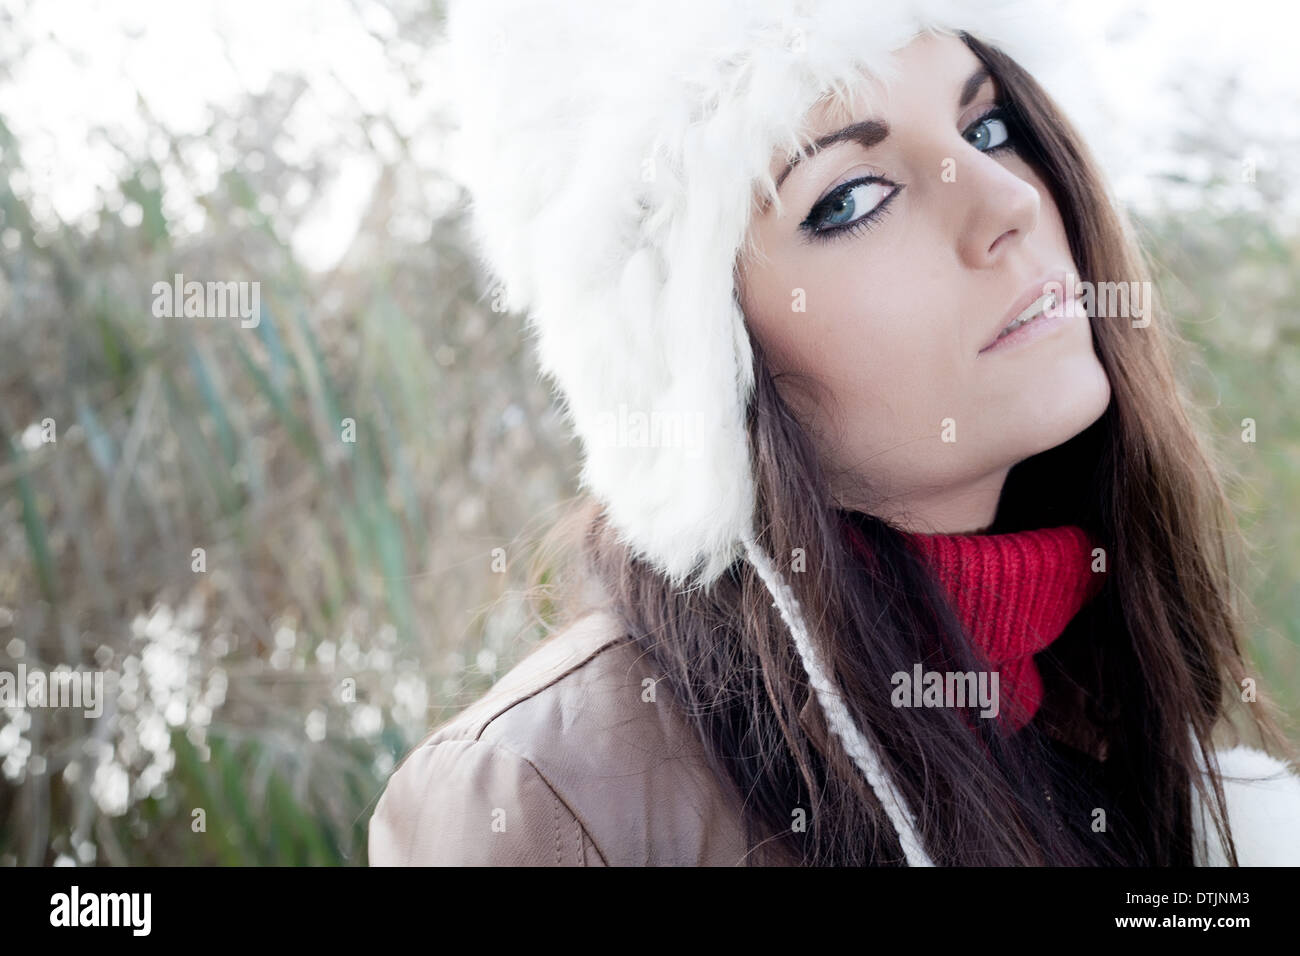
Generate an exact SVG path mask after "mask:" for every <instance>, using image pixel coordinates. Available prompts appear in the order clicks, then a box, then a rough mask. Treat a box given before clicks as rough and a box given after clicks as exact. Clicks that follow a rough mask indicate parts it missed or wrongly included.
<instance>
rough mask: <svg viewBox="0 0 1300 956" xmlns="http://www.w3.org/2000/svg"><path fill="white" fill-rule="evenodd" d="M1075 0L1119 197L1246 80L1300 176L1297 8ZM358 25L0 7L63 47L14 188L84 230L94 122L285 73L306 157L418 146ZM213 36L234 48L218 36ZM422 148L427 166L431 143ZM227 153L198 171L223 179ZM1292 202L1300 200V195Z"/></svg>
mask: <svg viewBox="0 0 1300 956" xmlns="http://www.w3.org/2000/svg"><path fill="white" fill-rule="evenodd" d="M575 2H579V0H575ZM1063 2H1064V4H1065V6H1066V8H1067V10H1068V12H1069V15H1070V17H1071V20H1072V21H1073V22H1074V23H1075V25H1076V26H1077V28H1078V30H1079V37H1078V40H1077V43H1078V45H1079V47H1080V48H1081V49H1082V51H1083V52H1084V54H1085V55H1086V57H1087V58H1088V60H1089V61H1090V63H1091V71H1092V74H1093V77H1094V79H1095V80H1096V82H1097V87H1096V93H1095V98H1094V99H1092V100H1091V101H1086V100H1085V98H1083V97H1080V99H1079V105H1078V106H1077V108H1076V112H1075V116H1076V119H1077V120H1078V121H1079V123H1080V125H1081V127H1082V128H1083V129H1084V131H1085V132H1087V133H1090V134H1091V136H1092V139H1093V144H1092V145H1093V149H1094V150H1095V151H1096V152H1097V154H1098V155H1099V157H1100V158H1101V160H1102V163H1103V166H1104V167H1105V168H1106V169H1107V171H1108V172H1109V173H1110V174H1111V176H1112V178H1113V181H1114V184H1115V187H1116V191H1117V193H1118V194H1119V195H1120V197H1121V198H1122V199H1125V200H1126V201H1129V202H1132V203H1135V204H1139V205H1140V204H1143V203H1144V202H1146V201H1148V200H1149V199H1150V198H1151V197H1152V195H1154V190H1155V189H1157V188H1161V189H1163V188H1164V187H1162V186H1160V185H1159V184H1158V183H1156V182H1154V181H1153V180H1152V179H1151V177H1150V173H1151V172H1152V171H1153V170H1155V169H1160V168H1164V169H1168V168H1169V167H1170V165H1171V164H1174V163H1178V162H1183V163H1187V164H1195V163H1196V161H1197V157H1178V156H1174V155H1171V153H1170V151H1169V150H1168V148H1167V145H1166V144H1167V142H1168V138H1169V131H1170V129H1171V128H1172V124H1173V122H1174V121H1175V120H1177V119H1179V116H1178V111H1179V110H1181V109H1184V108H1185V107H1184V106H1183V105H1182V101H1180V100H1179V99H1178V98H1176V97H1175V95H1174V93H1175V90H1176V89H1178V88H1182V89H1184V90H1189V91H1192V92H1193V93H1194V95H1195V97H1196V98H1197V99H1198V100H1199V99H1203V98H1204V95H1205V93H1206V92H1207V91H1209V90H1210V89H1212V84H1213V81H1214V80H1215V79H1217V78H1219V77H1222V76H1225V75H1236V76H1237V77H1238V78H1239V81H1240V84H1241V88H1242V93H1243V96H1242V100H1241V107H1242V109H1241V113H1240V119H1241V120H1242V121H1243V122H1245V123H1246V124H1247V125H1248V128H1249V129H1250V130H1252V131H1253V135H1252V138H1251V139H1250V140H1248V141H1247V142H1243V143H1242V144H1241V158H1242V159H1246V158H1253V159H1255V161H1256V162H1257V164H1258V168H1259V175H1261V176H1263V175H1275V176H1281V177H1284V181H1287V182H1292V183H1295V182H1300V149H1298V148H1297V143H1300V42H1298V38H1300V4H1295V3H1291V2H1274V3H1268V2H1264V0H1236V2H1234V3H1232V4H1224V3H1222V2H1221V0H1213V2H1212V0H1154V2H1147V3H1135V2H1132V0H1063ZM6 21H7V22H6ZM363 25H364V26H368V27H370V28H371V29H373V30H375V31H377V32H379V33H381V34H382V35H391V34H392V32H393V31H394V29H395V23H394V20H393V18H392V16H391V15H390V14H389V13H388V12H387V10H386V8H385V6H384V4H382V3H379V2H373V0H356V2H355V3H353V2H349V0H310V2H308V0H170V2H167V0H120V2H102V0H101V2H95V0H39V2H35V0H0V50H3V49H6V48H8V49H12V48H13V43H14V37H15V35H27V36H35V37H43V38H53V39H47V40H46V41H45V42H42V43H40V44H39V45H38V46H37V47H36V48H35V50H34V52H33V53H32V54H31V55H30V56H29V57H28V58H26V59H25V60H24V61H23V62H20V63H13V76H12V82H8V83H0V115H3V116H4V118H5V119H6V121H7V122H9V124H10V125H11V127H12V128H13V129H14V131H15V133H16V134H17V136H18V138H19V141H20V144H21V146H22V149H23V152H24V157H25V165H26V168H27V170H28V173H29V175H30V180H29V181H28V182H25V183H15V184H14V185H15V188H18V189H19V191H20V192H26V193H29V194H30V195H31V196H32V197H33V199H34V201H35V203H36V206H37V210H38V213H39V212H41V211H42V210H44V211H46V212H48V211H50V210H52V211H54V212H57V214H58V215H59V216H60V217H62V218H63V219H65V220H67V221H75V220H78V219H79V218H80V217H82V216H83V215H84V214H85V213H86V211H87V210H89V209H91V208H93V206H94V205H95V200H96V195H97V190H98V189H99V188H101V187H102V188H112V186H113V183H114V177H113V175H112V173H113V170H114V166H113V164H114V163H116V162H117V161H118V160H117V154H116V152H115V151H114V150H112V149H111V148H108V147H107V146H106V144H103V143H102V142H96V140H95V139H94V138H92V137H91V135H90V130H91V128H92V127H93V126H95V125H99V124H103V125H106V126H108V127H109V128H111V129H114V130H115V131H117V133H118V135H120V136H121V137H122V138H123V139H125V140H126V141H128V142H137V143H138V142H142V141H143V139H144V133H143V125H142V123H141V121H140V119H139V115H138V106H137V96H138V97H139V98H141V99H143V100H144V101H145V102H146V103H147V104H148V105H149V108H150V109H151V110H152V111H153V112H154V113H155V114H156V115H157V116H158V117H160V118H161V119H162V120H163V121H164V123H165V124H166V125H167V126H169V127H170V128H172V129H173V130H176V131H196V130H199V129H202V128H203V125H204V123H205V119H206V116H207V112H206V107H207V106H208V105H209V104H213V103H226V104H229V103H232V102H234V101H235V100H236V99H237V97H238V96H239V95H240V94H241V93H242V92H257V91H260V90H264V89H265V87H266V84H267V82H268V80H269V79H270V77H271V76H272V75H273V73H274V72H275V71H276V70H281V69H283V70H290V71H293V72H297V73H299V74H302V75H305V76H306V77H307V78H308V79H309V80H310V83H311V87H310V89H311V94H310V95H309V96H307V97H305V98H304V101H303V102H302V104H301V108H300V109H299V111H298V112H297V113H296V114H295V115H294V117H293V118H292V121H291V123H290V124H288V128H287V129H286V131H285V132H286V142H288V143H290V144H291V148H292V149H294V150H295V151H297V150H314V149H321V148H324V146H325V144H327V143H334V140H335V139H336V137H337V136H338V134H339V131H340V130H342V129H343V128H345V127H344V124H343V122H342V118H343V117H353V116H354V115H355V106H354V105H353V104H354V103H360V104H361V105H362V106H363V107H364V108H365V109H366V110H368V111H374V112H383V113H387V114H388V115H390V116H393V117H394V118H395V121H396V122H397V125H398V127H399V129H401V130H403V132H405V133H408V134H410V135H412V136H414V137H416V138H417V139H418V138H419V137H420V136H421V135H422V131H424V130H426V129H427V120H428V104H427V103H418V102H415V101H414V100H413V99H412V97H411V96H410V94H409V92H408V91H407V90H406V87H405V84H404V83H403V82H401V80H400V75H399V73H398V71H397V70H396V69H395V68H394V67H393V65H392V64H391V63H390V62H388V61H387V60H386V59H385V56H384V51H383V49H382V47H381V46H380V44H379V43H377V42H376V41H375V40H374V39H373V38H372V37H370V36H369V35H368V34H367V33H366V32H365V30H364V29H362V27H363ZM218 36H224V37H226V38H227V40H228V41H229V42H227V43H225V44H221V43H215V42H212V40H213V39H214V38H216V37H218ZM417 55H418V51H417ZM9 59H10V60H11V62H12V59H13V58H12V57H9ZM1066 105H1067V107H1069V106H1071V105H1072V104H1071V103H1070V102H1067V103H1066ZM1211 121H1212V120H1211ZM1112 134H1113V135H1112ZM1286 144H1289V146H1290V148H1289V149H1286V148H1284V146H1285V145H1286ZM155 148H156V144H155ZM331 148H335V149H337V144H334V145H333V146H331ZM419 155H420V156H421V157H422V159H421V164H422V165H424V163H425V162H426V161H427V162H428V164H429V167H430V168H432V164H433V163H435V162H436V156H437V144H436V142H426V143H424V145H423V146H422V147H421V149H420V152H419ZM216 160H217V157H216V156H215V155H214V156H210V157H208V158H207V160H206V161H205V162H201V163H200V165H201V166H202V167H203V168H205V169H206V170H207V172H208V173H209V174H212V175H215V171H216V168H217V162H216ZM377 172H378V166H377V164H376V162H375V160H374V158H373V156H369V155H367V154H366V149H365V148H363V147H360V146H358V148H357V149H356V151H355V154H354V155H351V156H346V155H345V156H344V157H343V160H342V162H341V166H340V174H339V176H338V178H337V179H336V181H335V182H334V183H333V185H332V186H331V188H330V189H328V190H327V191H326V192H325V193H324V194H322V195H321V196H319V197H317V199H316V201H315V206H314V209H313V218H312V220H311V222H310V223H309V224H308V226H307V227H305V228H304V229H302V230H300V232H299V233H298V234H296V235H295V236H294V237H293V242H294V245H295V247H296V248H297V250H298V252H299V253H300V255H302V257H303V259H304V261H305V262H306V263H307V264H308V265H309V266H312V267H315V268H328V267H329V266H330V265H332V264H333V263H334V262H335V261H336V260H337V259H338V257H339V256H340V255H341V254H342V253H343V251H344V249H345V248H346V246H347V244H348V242H349V240H350V239H351V237H352V234H353V232H354V231H355V228H356V224H357V217H358V216H359V215H360V212H361V209H362V208H363V206H364V204H365V200H366V197H367V194H368V192H369V189H370V187H371V185H372V184H373V182H374V180H375V177H376V175H377ZM1234 172H1235V170H1234ZM1291 198H1292V199H1293V200H1296V201H1297V203H1300V189H1292V190H1291ZM1297 208H1300V206H1298V207H1297ZM182 213H183V222H187V223H188V224H189V226H190V228H194V229H198V228H202V219H201V216H199V215H198V214H197V213H196V212H195V211H194V210H188V211H185V210H182Z"/></svg>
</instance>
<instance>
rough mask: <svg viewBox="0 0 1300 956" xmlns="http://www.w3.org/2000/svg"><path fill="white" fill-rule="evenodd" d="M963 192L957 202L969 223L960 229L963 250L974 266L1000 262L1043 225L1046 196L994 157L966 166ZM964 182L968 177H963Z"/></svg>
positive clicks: (960, 182)
mask: <svg viewBox="0 0 1300 956" xmlns="http://www.w3.org/2000/svg"><path fill="white" fill-rule="evenodd" d="M964 167H965V168H964V170H963V171H964V172H965V173H966V175H965V177H962V176H960V175H959V176H958V181H957V182H956V183H952V184H950V186H956V187H957V188H959V189H962V190H963V195H962V196H961V200H960V202H959V203H958V204H957V209H958V210H959V211H960V212H959V214H960V215H961V216H962V217H963V219H964V221H963V222H962V223H961V225H960V227H959V232H958V236H959V239H958V254H959V255H960V257H961V259H962V261H963V263H965V265H966V266H968V267H969V268H972V269H987V268H990V267H992V266H995V265H997V264H998V263H999V262H1001V261H1002V260H1003V259H1005V258H1006V257H1007V256H1008V255H1010V254H1011V253H1012V252H1013V250H1014V249H1015V248H1016V247H1017V246H1019V245H1020V244H1021V243H1023V242H1024V241H1025V237H1027V236H1028V235H1029V234H1030V233H1032V232H1033V231H1034V229H1036V228H1037V227H1038V216H1039V210H1040V207H1041V205H1042V198H1041V196H1040V195H1039V192H1038V188H1037V187H1036V186H1035V185H1034V184H1033V183H1031V182H1028V181H1026V180H1025V179H1023V178H1022V177H1020V176H1018V175H1016V173H1015V172H1013V171H1012V170H1010V169H1008V168H1007V167H1006V166H1004V165H1002V163H1000V162H999V161H998V160H996V159H995V158H993V157H992V156H982V155H981V156H979V157H977V158H975V159H973V160H971V161H968V162H966V163H965V164H964ZM963 180H964V181H963Z"/></svg>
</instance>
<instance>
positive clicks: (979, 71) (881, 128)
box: [776, 66, 990, 192]
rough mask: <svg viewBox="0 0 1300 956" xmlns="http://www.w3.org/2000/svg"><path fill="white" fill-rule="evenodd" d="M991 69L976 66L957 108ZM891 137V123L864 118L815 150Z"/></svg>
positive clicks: (788, 167) (781, 177) (782, 177)
mask: <svg viewBox="0 0 1300 956" xmlns="http://www.w3.org/2000/svg"><path fill="white" fill-rule="evenodd" d="M989 78H990V77H989V71H988V70H987V69H986V68H985V67H984V66H979V67H976V69H975V72H974V73H972V74H971V75H970V76H968V77H967V78H966V82H965V83H963V84H962V87H961V96H960V97H959V98H958V100H957V108H958V109H961V108H963V107H965V106H967V105H968V104H969V103H970V101H971V100H973V99H975V94H976V93H978V92H979V91H980V88H981V87H982V86H983V85H984V83H985V82H986V81H987V80H988V79H989ZM888 137H889V124H888V123H886V122H884V121H882V120H863V121H862V122H860V123H852V124H850V125H848V126H846V127H844V128H843V129H840V130H836V131H835V132H834V133H827V134H826V135H825V136H822V137H820V138H819V139H818V140H816V142H814V143H813V152H814V153H818V152H821V151H822V150H823V149H825V148H826V147H828V146H834V145H835V144H836V143H846V142H847V143H857V144H858V145H859V146H861V147H862V148H863V149H870V148H871V147H872V146H875V145H876V144H877V143H880V142H882V141H884V140H885V139H887V138H888ZM803 158H804V157H802V156H796V157H795V158H794V159H792V160H791V161H790V162H789V163H788V164H787V165H786V167H785V169H783V170H781V175H779V176H777V178H776V191H777V192H780V191H781V184H782V183H783V182H785V178H786V177H787V176H789V175H790V173H791V172H793V170H794V168H795V167H796V166H798V165H799V163H800V162H801V161H802V160H803Z"/></svg>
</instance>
